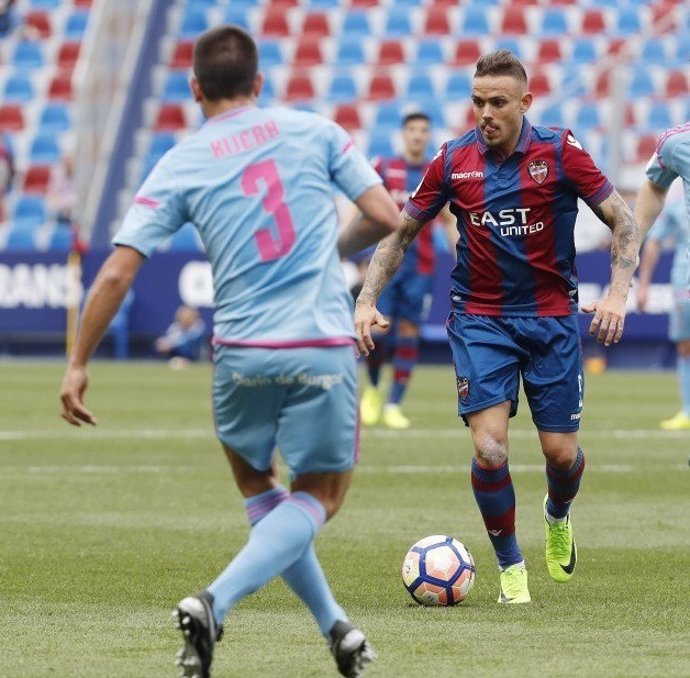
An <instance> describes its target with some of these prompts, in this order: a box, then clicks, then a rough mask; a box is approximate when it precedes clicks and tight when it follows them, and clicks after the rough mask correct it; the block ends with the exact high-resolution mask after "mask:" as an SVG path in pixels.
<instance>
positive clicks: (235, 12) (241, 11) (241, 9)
mask: <svg viewBox="0 0 690 678" xmlns="http://www.w3.org/2000/svg"><path fill="white" fill-rule="evenodd" d="M249 10H250V7H249V6H247V5H236V4H235V3H234V2H232V3H230V4H229V5H228V6H227V8H226V9H225V22H226V23H229V24H234V25H235V26H239V27H240V28H243V29H244V30H245V31H247V32H251V30H252V27H251V26H250V25H249Z"/></svg>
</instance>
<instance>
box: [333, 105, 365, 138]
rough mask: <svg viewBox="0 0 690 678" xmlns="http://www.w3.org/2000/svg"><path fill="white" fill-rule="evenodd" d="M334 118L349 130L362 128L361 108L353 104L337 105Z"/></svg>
mask: <svg viewBox="0 0 690 678" xmlns="http://www.w3.org/2000/svg"><path fill="white" fill-rule="evenodd" d="M333 119H334V120H335V121H336V122H337V123H338V124H339V125H340V126H341V127H344V128H345V129H346V130H348V132H350V131H353V130H358V129H361V128H362V120H361V118H360V115H359V109H358V108H357V106H356V105H353V104H341V105H340V106H338V107H336V109H335V113H334V115H333Z"/></svg>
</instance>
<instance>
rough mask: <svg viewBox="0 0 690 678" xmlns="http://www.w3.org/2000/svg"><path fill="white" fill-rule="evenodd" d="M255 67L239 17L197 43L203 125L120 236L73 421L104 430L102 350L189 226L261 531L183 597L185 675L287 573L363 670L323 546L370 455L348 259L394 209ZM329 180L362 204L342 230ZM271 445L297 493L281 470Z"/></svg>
mask: <svg viewBox="0 0 690 678" xmlns="http://www.w3.org/2000/svg"><path fill="white" fill-rule="evenodd" d="M257 61H258V57H257V48H256V45H255V43H254V41H253V40H252V38H251V37H250V36H249V35H247V34H246V33H245V32H244V31H242V30H241V29H239V28H237V27H234V26H221V27H218V28H214V29H211V30H209V31H207V32H206V33H204V34H202V35H201V36H200V37H199V39H198V41H197V43H196V45H195V48H194V77H193V78H192V82H191V86H192V91H193V93H194V96H195V99H196V101H197V102H199V103H200V105H201V108H202V110H203V112H204V114H205V116H206V118H207V121H206V123H205V124H204V125H203V126H202V127H201V129H200V130H199V131H198V132H196V133H195V134H193V135H191V136H190V137H188V138H187V139H185V140H184V141H182V142H181V143H179V144H178V145H177V146H176V147H175V148H173V149H172V150H171V151H170V152H169V153H167V154H166V155H165V156H164V157H163V158H162V159H161V161H160V162H159V163H158V165H157V166H156V167H155V168H154V170H153V171H152V173H151V174H150V176H149V177H148V178H147V179H146V181H145V182H144V184H143V186H142V187H141V189H140V191H139V192H138V194H137V195H136V197H135V199H134V204H133V205H132V207H131V208H130V210H129V211H128V212H127V214H126V216H125V219H124V224H123V225H122V228H121V230H120V232H119V233H118V234H117V235H116V236H115V238H114V240H113V242H114V244H115V245H117V248H116V249H115V251H114V252H113V253H112V254H111V255H110V257H109V258H108V259H107V260H106V262H105V263H104V264H103V267H102V268H101V270H100V272H99V274H98V276H97V278H96V281H95V282H94V285H93V286H92V288H91V291H90V293H89V297H88V299H87V301H86V306H85V309H84V315H83V320H82V323H81V327H80V331H79V334H78V337H77V341H76V345H75V348H74V351H73V353H72V355H71V357H70V360H69V364H68V367H67V370H66V373H65V377H64V380H63V385H62V391H61V399H62V416H63V418H65V419H66V420H67V421H68V422H69V423H71V424H74V425H79V424H80V422H86V423H89V424H95V423H96V420H95V418H94V416H93V414H92V413H91V412H90V411H89V410H88V408H87V407H86V406H85V403H84V393H85V390H86V388H87V384H88V376H87V364H88V361H89V359H90V356H91V355H92V353H93V351H94V350H95V348H96V346H97V345H98V342H99V341H100V339H101V337H102V336H103V333H104V332H105V330H106V328H107V327H108V323H109V322H110V319H111V318H112V317H113V315H114V314H115V312H116V310H117V308H118V306H119V304H120V303H121V301H122V299H123V297H124V296H125V294H126V292H127V290H128V289H129V288H130V286H131V284H132V281H133V280H134V277H135V275H136V272H137V270H138V268H139V266H140V265H141V263H142V262H143V261H144V259H146V258H147V257H149V256H150V255H151V254H152V253H153V252H154V250H155V248H156V246H157V245H158V244H160V243H161V242H162V241H164V240H165V239H166V238H168V237H169V236H170V235H171V234H173V233H174V232H175V231H176V230H177V229H179V228H180V227H181V226H182V225H183V224H184V223H185V222H192V223H193V224H194V225H195V226H196V228H197V229H198V231H199V233H200V235H201V238H202V240H203V242H204V245H205V247H206V252H207V254H208V257H209V259H210V261H211V265H212V269H213V281H214V301H215V313H214V344H215V355H214V368H215V369H214V378H213V406H214V416H215V425H216V431H217V435H218V438H219V439H220V441H221V443H222V445H223V447H224V449H225V452H226V455H227V457H228V460H229V462H230V466H231V468H232V471H233V474H234V476H235V480H236V482H237V485H238V487H239V490H240V492H241V493H242V495H243V496H244V498H245V504H246V509H247V514H248V517H249V522H250V523H251V525H252V529H251V532H250V535H249V540H248V542H247V544H246V545H245V546H244V548H243V549H242V550H241V551H240V552H239V553H238V554H237V556H236V557H235V558H234V559H233V560H232V561H231V562H230V564H229V565H228V566H227V568H226V569H225V570H224V571H223V572H222V573H221V574H220V575H219V576H218V578H217V579H216V580H215V581H214V582H212V583H211V584H210V585H209V586H208V587H207V588H206V589H205V590H204V591H201V592H199V593H197V594H195V595H193V596H189V597H187V598H185V599H184V600H182V601H181V602H180V603H179V605H178V608H177V610H176V612H175V617H176V619H177V621H178V624H179V627H180V629H181V630H182V634H183V647H182V649H181V650H180V652H179V653H178V662H177V663H178V665H180V666H181V667H182V675H183V676H188V677H195V678H206V677H207V676H209V675H210V670H211V663H212V660H213V651H214V646H215V643H216V641H217V640H218V639H219V638H220V634H221V630H222V626H221V624H222V621H223V618H224V617H225V616H226V615H227V614H228V612H229V611H230V610H231V609H232V608H233V607H234V606H235V605H236V604H237V603H238V602H239V601H240V600H241V599H242V598H244V597H245V596H247V595H249V594H250V593H253V592H254V591H256V590H257V589H259V588H261V587H262V586H263V585H265V584H266V583H268V582H269V581H270V580H272V579H273V578H274V577H276V576H282V577H283V579H284V580H285V581H286V583H287V584H288V585H289V586H290V588H291V589H292V590H293V591H294V592H295V593H296V594H297V595H298V596H299V597H300V598H301V599H302V600H303V601H304V603H305V604H306V605H307V606H308V607H309V609H310V610H311V612H312V613H313V615H314V617H315V619H316V622H317V624H318V626H319V629H320V630H321V633H322V634H323V635H324V637H325V638H326V640H327V642H328V643H329V645H330V648H331V651H332V653H333V655H334V657H335V660H336V664H337V667H338V670H339V671H340V673H341V674H342V675H344V676H360V675H361V674H362V672H363V670H364V667H365V665H366V663H367V662H368V661H371V660H372V659H373V658H374V657H375V654H374V652H373V650H372V649H371V647H370V646H369V644H368V643H367V641H366V639H365V637H364V635H363V634H362V632H361V631H359V630H358V629H357V628H355V626H354V625H353V624H352V623H351V622H350V620H349V619H348V617H347V615H346V613H345V612H344V611H343V609H342V608H341V607H340V606H339V605H338V604H337V603H336V601H335V599H334V597H333V594H332V593H331V590H330V588H329V586H328V583H327V581H326V578H325V576H324V573H323V571H322V569H321V566H320V565H319V562H318V560H317V558H316V554H315V552H314V546H313V542H314V538H315V537H316V534H317V533H318V531H319V529H320V528H321V526H322V525H323V524H324V522H325V521H326V520H328V519H329V518H331V517H332V516H333V515H334V514H335V513H336V512H337V510H338V509H339V507H340V506H341V504H342V502H343V499H344V497H345V493H346V491H347V488H348V486H349V483H350V479H351V474H352V469H353V466H354V464H355V461H356V457H357V453H358V450H357V439H358V435H357V433H358V425H357V400H356V391H357V383H356V365H355V355H354V349H353V340H354V331H353V324H352V302H351V297H350V295H349V292H348V290H347V287H346V285H345V279H344V275H343V272H342V269H341V265H340V257H341V256H349V255H351V254H353V253H354V252H356V251H358V250H360V249H363V248H364V247H366V246H368V245H370V244H373V243H374V242H376V241H377V240H379V239H380V238H381V237H383V236H385V235H387V234H388V233H390V232H392V231H393V230H394V229H395V226H396V223H397V219H398V209H397V207H396V205H395V203H394V202H393V200H392V199H391V197H390V196H389V195H388V193H387V192H386V190H385V189H384V188H383V186H382V185H381V180H380V178H379V177H378V175H377V174H376V172H375V171H374V170H373V169H372V168H371V167H370V165H369V163H368V162H367V160H366V159H365V158H364V156H363V155H362V154H360V153H359V152H358V151H357V149H356V148H354V146H353V144H352V141H351V140H350V138H349V136H348V135H347V134H346V133H345V132H344V131H343V130H342V129H341V128H340V127H339V126H337V125H335V124H334V123H332V122H329V121H327V120H325V119H324V118H321V117H320V116H318V115H315V114H313V113H306V112H297V111H291V110H287V109H283V108H274V107H270V108H262V109H260V108H257V106H256V99H257V97H258V95H259V93H260V91H261V86H262V83H263V76H262V75H261V73H259V72H258V64H257ZM332 183H335V184H336V185H337V186H338V187H339V188H340V189H341V190H342V191H343V193H345V194H346V195H347V196H348V197H349V198H350V199H351V200H353V201H354V202H355V203H356V204H357V205H358V206H359V208H360V210H361V212H362V214H361V215H360V216H359V217H358V218H356V219H355V220H354V221H353V222H352V223H351V224H349V225H348V226H347V227H346V228H345V229H344V230H343V231H342V232H341V233H340V235H338V233H337V219H336V213H335V207H334V204H333V198H332V192H331V186H332ZM276 447H277V448H279V449H280V452H281V454H282V456H283V458H284V460H285V462H286V464H287V466H288V467H289V470H290V477H291V486H290V490H289V491H288V490H287V489H286V488H284V487H283V486H282V485H281V483H280V481H279V479H278V476H277V474H276V470H275V464H274V448H276ZM240 672H241V670H240ZM287 672H288V674H289V670H288V671H287Z"/></svg>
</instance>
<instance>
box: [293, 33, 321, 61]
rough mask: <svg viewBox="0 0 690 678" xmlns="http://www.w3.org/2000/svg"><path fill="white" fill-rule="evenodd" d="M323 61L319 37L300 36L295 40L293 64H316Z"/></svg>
mask: <svg viewBox="0 0 690 678" xmlns="http://www.w3.org/2000/svg"><path fill="white" fill-rule="evenodd" d="M321 63H323V55H322V54H321V39H320V38H319V37H314V36H310V35H308V36H302V37H301V38H300V39H299V41H298V42H297V47H296V49H295V55H294V57H293V61H292V65H293V66H305V67H306V66H316V65H318V64H321Z"/></svg>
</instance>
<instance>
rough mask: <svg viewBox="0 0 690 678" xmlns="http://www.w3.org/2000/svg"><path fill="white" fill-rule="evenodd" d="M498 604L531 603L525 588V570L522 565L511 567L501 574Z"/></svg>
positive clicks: (527, 590)
mask: <svg viewBox="0 0 690 678" xmlns="http://www.w3.org/2000/svg"><path fill="white" fill-rule="evenodd" d="M498 602H499V603H511V604H513V605H516V604H520V603H531V602H532V597H531V596H530V594H529V589H528V588H527V568H526V567H525V566H524V565H511V566H510V567H506V569H505V570H503V571H502V572H501V595H499V597H498Z"/></svg>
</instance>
